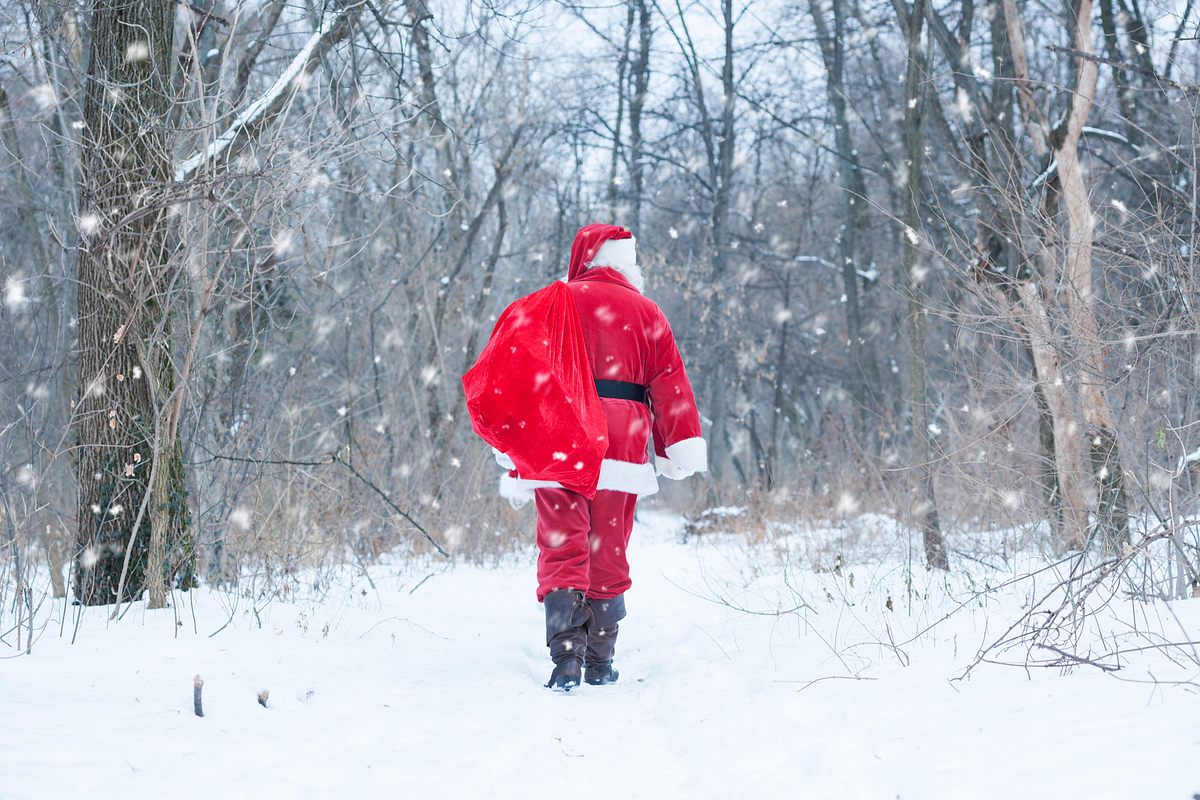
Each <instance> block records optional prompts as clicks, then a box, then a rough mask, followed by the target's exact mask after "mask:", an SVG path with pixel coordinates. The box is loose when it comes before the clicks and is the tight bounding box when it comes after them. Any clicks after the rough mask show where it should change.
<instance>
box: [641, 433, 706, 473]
mask: <svg viewBox="0 0 1200 800" xmlns="http://www.w3.org/2000/svg"><path fill="white" fill-rule="evenodd" d="M654 466H655V467H656V468H657V469H658V474H659V475H662V476H663V477H664V478H670V479H671V480H673V481H679V480H683V479H684V478H686V477H688V476H690V475H695V474H696V473H697V472H707V471H708V444H707V443H706V442H705V441H704V440H703V439H701V438H700V437H699V436H693V437H692V438H691V439H684V440H683V441H681V442H676V443H675V444H672V445H668V446H667V448H666V456H665V457H662V458H655V460H654Z"/></svg>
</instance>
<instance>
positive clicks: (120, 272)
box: [74, 0, 188, 605]
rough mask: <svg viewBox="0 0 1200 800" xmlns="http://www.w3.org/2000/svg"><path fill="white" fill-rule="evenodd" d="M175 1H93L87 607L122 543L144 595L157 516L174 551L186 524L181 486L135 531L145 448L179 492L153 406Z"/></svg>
mask: <svg viewBox="0 0 1200 800" xmlns="http://www.w3.org/2000/svg"><path fill="white" fill-rule="evenodd" d="M174 10H175V4H174V3H172V2H168V0H98V2H97V3H96V5H95V6H94V7H93V10H92V24H91V31H92V42H91V48H90V58H89V62H88V78H87V92H86V99H85V105H84V122H85V127H84V132H83V155H82V165H81V167H82V170H81V195H80V196H81V206H80V208H81V228H82V232H83V234H84V235H83V237H82V239H81V242H80V247H79V252H78V261H77V270H78V295H77V307H78V320H79V326H78V332H79V372H78V380H77V383H78V385H77V402H76V407H75V415H74V432H75V442H76V445H77V446H78V448H79V461H78V484H79V514H78V519H77V526H78V527H77V532H76V536H77V547H78V551H77V554H76V563H75V596H76V597H77V598H78V599H79V601H80V602H82V603H85V604H88V605H97V604H104V603H112V602H116V601H117V600H118V599H119V598H118V597H117V591H118V586H119V583H120V579H121V574H122V568H123V564H124V560H125V550H126V548H127V547H130V548H131V558H130V562H129V574H128V576H127V577H126V586H127V587H129V588H128V593H127V596H130V597H137V596H138V595H139V594H140V593H141V590H142V587H143V586H144V584H145V581H146V568H147V556H148V548H149V543H150V536H151V527H152V525H153V524H155V523H157V524H158V525H159V526H160V527H159V529H158V530H157V531H155V535H156V536H157V537H159V538H160V539H161V541H162V543H163V545H162V546H163V548H164V552H173V551H175V550H176V549H177V548H178V546H179V545H180V543H181V542H183V541H184V539H185V538H186V535H187V527H188V522H187V520H188V515H187V498H186V493H182V494H179V495H177V496H176V497H175V498H174V503H173V504H172V505H171V506H170V507H169V508H167V509H165V510H164V509H163V508H153V507H152V508H151V513H150V514H147V515H144V516H143V519H142V524H141V525H140V526H138V530H133V526H134V521H135V519H136V518H137V510H138V508H139V507H140V506H141V504H142V502H143V500H144V499H145V496H146V493H147V492H149V491H151V489H152V487H150V486H149V485H147V484H148V478H149V475H150V472H151V464H152V462H153V460H154V458H163V459H165V463H164V464H162V465H161V466H160V469H159V472H160V473H161V474H162V475H163V476H165V478H166V479H167V480H168V481H171V482H176V486H177V487H178V489H179V490H180V492H182V491H183V481H182V475H183V465H182V463H181V461H180V452H179V448H178V447H177V446H175V445H174V444H170V445H168V446H166V447H164V446H162V445H163V443H161V442H159V443H156V442H155V441H154V439H155V436H154V429H155V417H156V414H157V412H158V409H157V408H156V403H155V397H154V393H153V387H152V386H151V382H152V381H153V382H154V383H155V384H156V385H157V386H159V387H171V386H173V383H174V382H173V381H172V380H171V378H170V371H171V370H172V368H173V365H172V362H171V325H170V307H169V305H170V304H169V296H168V293H169V291H170V287H171V268H170V266H169V262H170V256H171V247H170V246H169V244H168V242H167V231H168V219H167V214H168V205H169V197H168V196H167V190H168V187H169V182H170V174H171V172H170V152H169V135H168V134H169V132H168V129H167V120H168V116H169V112H170V107H171V97H170V75H171V64H170V58H171V34H172V29H173V19H174ZM162 467H165V469H163V468H162ZM153 500H154V498H152V502H153ZM163 561H164V562H166V561H169V559H167V558H164V559H163ZM160 578H165V576H160Z"/></svg>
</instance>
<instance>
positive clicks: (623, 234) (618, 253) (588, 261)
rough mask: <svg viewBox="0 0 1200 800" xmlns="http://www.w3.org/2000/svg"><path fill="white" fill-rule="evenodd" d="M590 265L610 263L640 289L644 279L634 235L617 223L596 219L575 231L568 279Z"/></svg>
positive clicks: (577, 275)
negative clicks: (638, 260)
mask: <svg viewBox="0 0 1200 800" xmlns="http://www.w3.org/2000/svg"><path fill="white" fill-rule="evenodd" d="M592 267H611V268H612V269H615V270H616V271H617V272H620V273H621V274H622V275H624V276H625V278H626V279H628V280H629V282H630V283H632V284H633V286H634V288H635V289H637V290H638V291H639V292H640V291H642V287H643V284H644V283H645V281H644V280H643V278H642V269H641V267H639V266H638V263H637V239H635V238H634V236H633V234H632V233H630V232H629V230H627V229H626V228H622V227H621V226H620V225H602V224H598V223H596V224H592V225H587V226H585V227H582V228H580V229H579V232H578V233H576V234H575V242H574V243H573V244H572V245H571V263H570V265H569V267H568V268H567V280H574V279H575V278H578V277H580V276H581V275H583V273H584V272H586V271H587V270H589V269H591V268H592Z"/></svg>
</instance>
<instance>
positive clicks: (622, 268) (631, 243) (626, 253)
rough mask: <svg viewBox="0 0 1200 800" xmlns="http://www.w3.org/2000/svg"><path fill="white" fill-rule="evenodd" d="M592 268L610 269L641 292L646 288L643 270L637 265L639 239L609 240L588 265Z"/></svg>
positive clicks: (601, 246)
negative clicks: (622, 276)
mask: <svg viewBox="0 0 1200 800" xmlns="http://www.w3.org/2000/svg"><path fill="white" fill-rule="evenodd" d="M588 267H589V268H592V267H609V268H611V269H615V270H616V271H617V272H619V273H621V274H622V275H624V276H625V279H626V280H627V281H629V282H630V283H632V284H633V288H635V289H637V290H638V291H639V292H641V291H643V290H644V289H645V288H646V279H645V278H644V277H643V276H642V268H641V266H640V265H639V264H638V263H637V239H634V238H633V237H630V238H628V239H609V240H608V241H607V242H605V243H604V244H602V245H600V249H599V250H597V251H596V257H595V258H593V259H592V261H591V263H590V264H588Z"/></svg>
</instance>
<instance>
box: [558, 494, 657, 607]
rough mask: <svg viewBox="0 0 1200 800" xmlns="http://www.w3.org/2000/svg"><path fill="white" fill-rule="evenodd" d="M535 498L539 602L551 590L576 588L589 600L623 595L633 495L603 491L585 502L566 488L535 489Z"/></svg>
mask: <svg viewBox="0 0 1200 800" xmlns="http://www.w3.org/2000/svg"><path fill="white" fill-rule="evenodd" d="M536 501H537V545H538V590H537V598H538V601H539V602H540V601H541V600H542V598H544V597H545V596H546V595H547V594H548V593H549V592H552V591H554V590H555V589H579V590H582V591H583V592H585V593H586V594H587V596H588V597H589V598H591V599H593V600H608V599H610V598H613V597H616V596H617V595H619V594H623V593H624V592H625V590H626V589H628V588H629V586H630V580H629V561H628V560H627V559H626V557H625V548H626V547H628V546H629V534H630V532H631V531H632V530H633V510H634V507H635V506H636V505H637V495H636V494H628V493H626V492H612V491H608V490H603V491H599V492H596V499H595V500H590V501H589V500H588V499H586V498H585V497H584V496H583V495H581V494H577V493H576V492H572V491H571V490H569V489H538V490H537V492H536Z"/></svg>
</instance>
